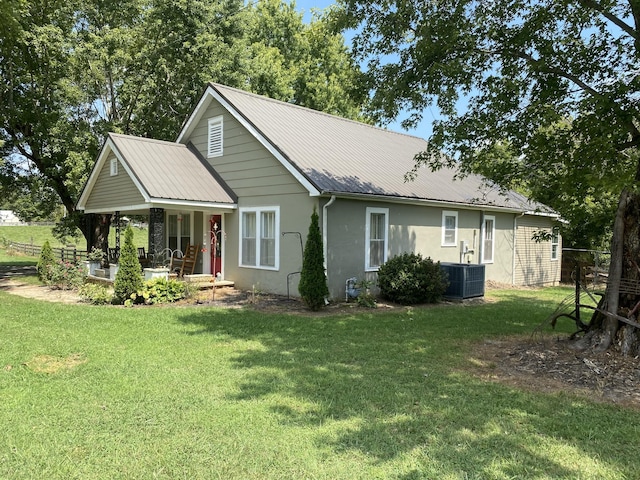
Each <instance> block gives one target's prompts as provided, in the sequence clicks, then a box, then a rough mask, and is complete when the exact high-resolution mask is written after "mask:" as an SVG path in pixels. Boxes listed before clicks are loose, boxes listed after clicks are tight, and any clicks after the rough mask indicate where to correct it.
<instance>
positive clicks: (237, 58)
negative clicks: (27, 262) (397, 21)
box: [0, 0, 367, 235]
mask: <svg viewBox="0 0 640 480" xmlns="http://www.w3.org/2000/svg"><path fill="white" fill-rule="evenodd" d="M5 4H6V5H5ZM5 6H6V8H5ZM5 11H6V12H5ZM2 12H3V14H2V15H0V31H2V37H3V38H2V41H1V42H0V104H1V105H2V106H3V108H2V109H0V189H1V191H2V193H3V194H4V195H3V196H4V197H5V198H10V199H11V202H12V205H13V206H15V207H16V210H18V211H19V212H20V214H21V217H22V218H30V219H31V218H34V217H35V216H41V217H47V218H48V217H49V216H50V215H51V214H52V213H53V212H54V211H55V210H56V209H57V208H59V206H60V204H62V205H64V207H65V209H66V211H67V213H68V217H66V218H68V219H70V220H71V221H72V222H73V223H74V224H75V225H76V226H81V228H84V225H83V224H82V222H80V221H79V217H78V216H76V215H74V212H75V205H76V202H77V200H78V197H79V194H80V191H81V189H82V187H83V185H84V184H85V181H86V179H87V177H88V175H89V173H90V171H91V168H92V166H93V163H94V160H95V158H96V157H97V154H98V152H99V148H100V145H101V144H102V143H103V141H104V138H105V136H106V134H107V132H110V131H114V132H118V133H126V134H133V135H142V136H145V137H152V138H157V139H161V140H173V139H175V136H176V134H177V132H178V131H179V129H180V127H181V125H182V124H183V123H184V121H185V120H186V118H187V117H188V115H189V114H190V113H191V111H192V109H193V107H194V105H195V103H196V102H197V100H198V98H199V97H200V95H201V93H202V90H203V88H204V86H205V85H206V83H207V82H209V81H215V82H219V83H223V84H226V85H229V86H234V87H239V88H243V89H246V90H250V91H253V92H256V93H264V94H268V95H271V96H273V97H275V98H278V99H282V100H286V101H290V102H293V103H297V104H301V105H305V106H309V107H312V108H316V109H319V110H324V111H328V112H331V113H336V114H340V115H344V116H349V117H357V116H358V115H359V114H360V105H361V103H362V102H363V101H364V99H365V98H366V93H367V92H366V90H364V89H362V88H360V87H359V85H360V73H359V69H358V66H357V64H356V63H355V62H354V61H353V60H352V59H351V57H350V54H349V52H348V51H347V50H346V48H345V46H344V41H343V38H342V36H341V35H337V34H335V33H330V32H329V31H328V29H327V26H326V23H325V21H324V20H322V19H319V18H315V19H314V20H313V21H312V22H311V24H309V25H306V24H304V23H303V21H302V15H301V14H300V13H297V12H296V11H295V7H294V4H289V3H286V2H284V1H282V0H259V1H257V2H249V3H248V4H246V5H245V2H243V1H242V0H227V1H224V2H206V1H204V0H192V1H189V2H176V1H174V0H125V1H122V2H111V1H109V2H97V1H94V0H87V1H85V0H71V1H62V0H52V1H50V2H41V1H39V0H6V1H5V2H4V3H3V6H2ZM68 227H69V226H68V225H65V226H64V227H63V228H62V229H61V231H60V234H61V235H65V234H66V235H68V233H65V232H69V228H68ZM85 234H86V232H85Z"/></svg>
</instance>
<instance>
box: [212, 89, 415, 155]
mask: <svg viewBox="0 0 640 480" xmlns="http://www.w3.org/2000/svg"><path fill="white" fill-rule="evenodd" d="M209 85H211V86H212V87H213V88H216V89H218V88H221V89H222V90H233V91H234V92H237V93H240V94H243V95H247V96H250V97H254V98H258V99H260V100H263V101H266V102H272V103H277V104H280V105H282V106H285V107H290V108H295V109H299V110H303V111H306V112H309V113H312V114H316V115H320V116H323V117H328V118H332V119H335V120H340V121H343V122H349V123H353V124H355V125H360V126H363V127H368V128H372V129H374V130H378V131H381V132H384V133H389V134H393V135H401V136H404V137H409V138H413V139H417V140H422V141H423V142H426V140H425V139H424V138H422V137H419V136H417V135H411V134H410V133H406V132H396V131H395V130H389V129H386V128H383V127H379V126H377V125H371V124H369V123H365V122H361V121H358V120H353V119H351V118H346V117H341V116H340V115H335V114H332V113H327V112H323V111H321V110H315V109H313V108H309V107H305V106H302V105H297V104H295V103H289V102H285V101H283V100H277V99H275V98H271V97H267V96H266V95H260V94H257V93H253V92H248V91H246V90H242V89H240V88H236V87H230V86H228V85H223V84H221V83H215V82H209Z"/></svg>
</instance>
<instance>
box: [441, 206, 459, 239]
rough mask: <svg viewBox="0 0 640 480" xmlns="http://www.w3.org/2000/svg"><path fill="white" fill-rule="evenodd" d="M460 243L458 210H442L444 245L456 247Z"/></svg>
mask: <svg viewBox="0 0 640 480" xmlns="http://www.w3.org/2000/svg"><path fill="white" fill-rule="evenodd" d="M457 244H458V212H452V211H448V210H444V211H443V212H442V246H443V247H455V246H456V245H457Z"/></svg>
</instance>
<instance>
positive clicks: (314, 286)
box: [298, 208, 329, 311]
mask: <svg viewBox="0 0 640 480" xmlns="http://www.w3.org/2000/svg"><path fill="white" fill-rule="evenodd" d="M298 291H299V292H300V296H301V297H302V300H304V302H305V303H306V304H307V306H308V307H309V308H310V309H311V310H314V311H315V310H319V309H320V308H321V307H323V306H324V301H325V298H326V297H327V295H329V287H328V286H327V276H326V275H325V272H324V253H323V251H322V235H321V234H320V226H319V225H318V212H317V211H316V209H315V208H314V209H313V213H312V214H311V223H310V224H309V232H308V233H307V241H306V243H305V247H304V254H303V257H302V273H301V274H300V283H299V284H298Z"/></svg>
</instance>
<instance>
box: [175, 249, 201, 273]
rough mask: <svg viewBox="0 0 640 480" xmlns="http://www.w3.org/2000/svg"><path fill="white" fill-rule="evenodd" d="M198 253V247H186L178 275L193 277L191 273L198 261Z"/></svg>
mask: <svg viewBox="0 0 640 480" xmlns="http://www.w3.org/2000/svg"><path fill="white" fill-rule="evenodd" d="M199 251H200V245H187V248H186V250H185V251H184V256H183V257H182V266H181V267H180V275H179V276H181V277H184V274H185V273H186V274H187V275H193V271H194V270H195V268H196V260H197V259H198V252H199Z"/></svg>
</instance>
